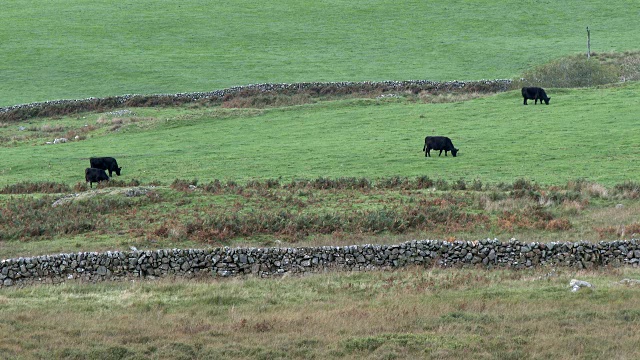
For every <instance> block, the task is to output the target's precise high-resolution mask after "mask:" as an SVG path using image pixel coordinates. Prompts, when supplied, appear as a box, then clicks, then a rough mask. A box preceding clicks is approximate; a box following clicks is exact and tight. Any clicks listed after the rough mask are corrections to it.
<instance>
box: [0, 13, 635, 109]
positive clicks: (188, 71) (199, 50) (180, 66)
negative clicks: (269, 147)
mask: <svg viewBox="0 0 640 360" xmlns="http://www.w3.org/2000/svg"><path fill="white" fill-rule="evenodd" d="M637 15H638V14H637V8H636V7H635V5H634V4H633V3H632V2H629V1H626V0H611V1H608V2H606V4H603V3H602V2H600V1H595V0H588V1H581V2H575V1H556V2H553V3H540V2H535V1H525V2H523V1H513V0H509V1H498V0H490V1H482V2H479V1H451V0H437V1H429V2H424V1H419V0H412V1H403V2H394V1H388V0H375V1H374V0H370V1H365V2H356V3H354V2H353V1H344V0H336V1H323V2H317V1H308V0H305V1H291V0H285V1H277V2H270V3H266V4H263V3H255V2H254V1H247V0H238V1H233V2H215V3H211V2H210V1H203V0H187V1H181V2H179V3H171V2H162V3H160V2H157V1H152V0H140V1H135V2H129V3H113V2H112V1H106V0H97V1H88V0H71V1H47V2H39V3H37V6H36V5H35V3H34V2H33V1H28V0H8V1H5V2H4V3H3V7H2V12H1V13H0V23H2V24H3V25H2V27H0V83H1V84H2V86H1V87H0V106H7V105H14V104H20V103H27V102H33V101H44V100H56V99H77V98H84V97H90V96H95V97H103V96H108V95H122V94H129V93H141V94H149V93H173V92H190V91H210V90H213V89H221V88H226V87H230V86H235V85H243V84H250V83H262V82H276V83H278V82H305V81H360V80H407V79H428V80H454V79H457V80H476V79H495V78H513V77H516V76H517V75H518V74H520V73H521V72H522V71H523V70H525V69H529V68H531V67H532V66H534V65H536V64H540V63H544V62H547V61H548V60H550V59H553V58H557V57H560V56H564V55H567V54H571V53H577V52H586V26H589V27H590V29H591V31H592V40H591V46H592V51H595V52H606V51H614V50H618V51H622V50H628V49H635V48H637V46H638V45H637V44H638V39H639V37H638V33H639V32H638V31H637V30H638V22H637V19H636V18H637Z"/></svg>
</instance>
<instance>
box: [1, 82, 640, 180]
mask: <svg viewBox="0 0 640 360" xmlns="http://www.w3.org/2000/svg"><path fill="white" fill-rule="evenodd" d="M548 93H549V94H550V96H551V99H552V100H551V105H548V106H547V105H532V104H531V105H528V106H523V105H522V97H521V96H520V94H519V92H518V91H511V92H507V93H502V94H498V95H494V96H489V97H485V98H480V99H475V100H469V101H465V102H456V103H446V104H425V103H422V102H420V100H419V99H417V98H414V97H412V96H409V95H407V97H401V98H395V99H393V98H392V99H388V98H386V99H356V100H338V101H329V102H320V103H315V104H308V105H301V106H292V107H283V108H273V109H262V110H255V109H254V110H241V109H236V110H230V109H223V108H219V107H212V108H203V107H192V108H185V107H183V108H168V109H162V108H150V109H149V108H147V109H137V108H134V109H131V110H132V111H133V113H134V115H132V116H129V117H123V118H121V119H120V120H118V119H116V121H123V123H122V124H121V125H118V126H116V127H113V126H112V125H111V123H109V121H114V120H113V118H114V116H112V115H105V114H85V115H82V116H79V117H76V118H63V119H56V120H53V119H44V120H35V119H34V120H31V121H30V122H28V123H18V124H11V125H7V126H5V127H3V128H0V136H2V139H3V140H4V141H3V143H2V157H0V169H1V170H0V186H6V185H8V184H14V183H17V182H24V181H55V182H64V183H67V184H69V185H74V184H76V183H77V182H83V181H84V169H85V168H86V167H88V166H89V161H88V158H89V157H90V156H114V157H116V158H117V159H118V162H119V164H120V166H122V167H123V170H122V176H121V177H119V178H118V179H119V180H125V181H128V180H131V179H136V180H139V181H141V182H143V183H148V182H152V181H153V182H159V183H163V184H169V183H171V182H172V181H173V180H174V179H176V178H180V179H187V180H192V179H198V181H200V182H209V181H212V180H214V179H220V180H233V181H240V182H243V181H247V180H250V179H273V178H281V179H282V181H284V182H287V181H291V180H294V179H315V178H318V177H330V178H337V177H366V178H371V179H375V178H379V177H389V176H405V177H414V176H423V175H427V176H429V177H431V178H432V179H445V180H448V181H455V180H458V179H464V180H466V181H469V182H471V181H473V180H480V181H482V182H483V183H499V182H506V183H512V182H513V181H514V180H515V179H518V178H525V179H528V180H531V181H534V182H538V183H540V184H565V183H566V182H567V181H569V180H575V179H579V178H584V179H587V180H590V181H594V182H598V183H601V184H604V185H614V184H618V183H622V182H624V181H628V180H636V179H638V178H639V175H640V170H639V169H638V167H637V163H638V160H639V159H640V133H639V132H638V131H636V129H637V109H638V105H639V100H638V99H639V98H640V97H639V96H638V95H639V94H640V84H637V83H630V84H627V85H621V86H613V87H605V88H593V89H576V90H561V89H549V91H548ZM99 118H100V119H103V120H101V121H102V122H100V121H98V119H99ZM104 119H106V122H107V124H106V125H105V124H104V123H105V121H104ZM127 121H131V122H127ZM101 124H102V125H101ZM21 126H22V127H25V128H26V130H22V131H20V127H21ZM87 126H91V127H95V129H94V130H91V131H89V132H86V133H85V136H86V139H85V140H78V141H71V142H69V143H65V144H56V145H46V144H45V142H46V141H52V140H53V139H54V138H56V137H59V136H63V135H64V134H65V133H69V132H70V131H71V132H73V131H77V132H80V131H81V130H82V129H83V128H85V127H87ZM55 127H59V133H56V132H55V131H54V132H42V131H38V130H39V129H47V128H49V129H51V128H55ZM426 135H445V136H449V137H450V138H451V139H452V140H453V143H454V145H455V146H456V147H457V148H459V149H460V151H459V153H458V156H457V157H455V158H454V157H452V156H451V154H449V156H446V157H445V155H444V154H443V155H442V156H438V153H437V152H432V157H430V158H425V156H424V152H422V147H423V142H424V137H425V136H426ZM21 136H22V137H21ZM11 139H13V140H11ZM16 139H18V140H16ZM114 176H115V174H114Z"/></svg>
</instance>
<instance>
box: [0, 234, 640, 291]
mask: <svg viewBox="0 0 640 360" xmlns="http://www.w3.org/2000/svg"><path fill="white" fill-rule="evenodd" d="M412 265H413V266H425V267H431V266H439V267H478V268H488V269H491V268H510V269H526V268H532V267H536V266H568V267H575V268H580V269H582V268H595V267H600V266H634V267H637V266H640V245H639V242H638V240H635V239H633V240H624V241H611V242H598V243H590V242H575V243H573V242H565V243H553V242H552V243H537V242H534V243H525V242H521V241H517V240H511V241H508V242H501V241H498V240H490V239H487V240H481V241H473V242H466V241H456V242H447V241H439V240H414V241H409V242H405V243H402V244H396V245H353V246H322V247H300V248H228V247H224V248H212V249H189V250H184V249H171V250H167V249H165V250H154V251H151V250H147V251H138V250H135V251H107V252H104V253H97V252H79V253H73V254H59V255H45V256H37V257H29V258H18V259H6V260H2V261H1V262H0V287H9V286H16V285H18V286H21V285H27V284H34V283H53V284H56V283H61V282H64V281H69V280H80V281H90V282H96V281H103V280H122V279H131V278H157V277H165V276H184V277H193V276H197V275H205V276H213V277H230V276H239V275H252V276H260V277H270V276H279V275H284V274H305V273H317V272H325V271H370V270H389V269H396V268H400V267H404V266H412Z"/></svg>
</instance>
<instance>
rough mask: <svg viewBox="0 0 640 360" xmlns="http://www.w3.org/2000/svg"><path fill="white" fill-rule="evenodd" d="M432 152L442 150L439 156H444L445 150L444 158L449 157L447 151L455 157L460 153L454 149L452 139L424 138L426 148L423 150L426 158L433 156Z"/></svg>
mask: <svg viewBox="0 0 640 360" xmlns="http://www.w3.org/2000/svg"><path fill="white" fill-rule="evenodd" d="M431 150H440V154H438V156H440V155H442V150H444V156H447V151H451V155H453V157H456V154H457V153H458V149H456V148H455V147H453V143H452V142H451V139H449V138H448V137H446V136H427V137H426V138H424V147H423V148H422V151H424V156H425V157H427V156H431Z"/></svg>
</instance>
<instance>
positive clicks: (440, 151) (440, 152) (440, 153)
mask: <svg viewBox="0 0 640 360" xmlns="http://www.w3.org/2000/svg"><path fill="white" fill-rule="evenodd" d="M440 155H442V150H440V153H439V154H438V156H440ZM446 155H447V154H446V153H445V156H446Z"/></svg>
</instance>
